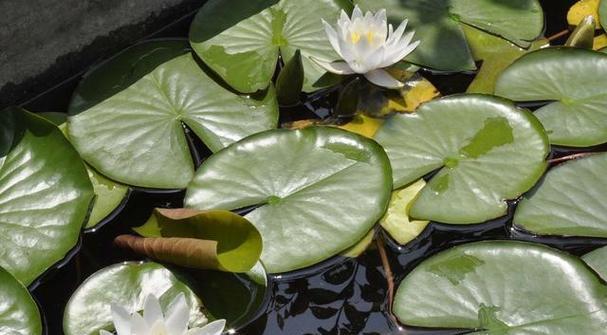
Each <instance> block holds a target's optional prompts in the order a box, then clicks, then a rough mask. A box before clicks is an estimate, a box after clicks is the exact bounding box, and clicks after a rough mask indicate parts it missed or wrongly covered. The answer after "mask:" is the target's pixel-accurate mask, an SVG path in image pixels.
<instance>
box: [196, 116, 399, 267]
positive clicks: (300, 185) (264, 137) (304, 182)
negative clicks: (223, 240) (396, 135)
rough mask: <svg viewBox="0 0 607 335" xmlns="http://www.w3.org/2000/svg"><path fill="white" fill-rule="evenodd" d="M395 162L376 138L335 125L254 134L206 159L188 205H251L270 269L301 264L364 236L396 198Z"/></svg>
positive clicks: (227, 207)
mask: <svg viewBox="0 0 607 335" xmlns="http://www.w3.org/2000/svg"><path fill="white" fill-rule="evenodd" d="M391 188H392V185H391V174H390V164H389V162H388V159H387V157H386V155H385V153H384V151H383V149H382V148H381V147H380V146H379V145H377V143H375V142H373V141H371V140H368V139H366V138H363V137H362V136H359V135H355V134H352V133H349V132H346V131H343V130H339V129H335V128H331V127H308V128H305V129H302V130H293V131H291V130H274V131H268V132H265V133H261V134H258V135H254V136H252V137H249V138H247V139H244V140H242V141H240V142H238V143H235V144H233V145H231V146H230V147H228V148H226V149H225V150H223V151H221V152H218V153H216V154H215V155H213V156H212V157H211V158H209V159H208V160H206V161H205V162H204V163H203V164H202V166H201V167H200V169H199V170H198V172H197V174H196V177H195V178H194V180H193V181H192V183H191V184H190V186H189V187H188V190H187V193H186V199H185V203H186V206H187V207H190V208H197V209H201V210H210V209H225V210H234V209H249V210H252V211H251V212H250V213H249V214H247V215H246V216H245V217H246V218H247V219H248V220H249V221H251V222H252V223H253V224H254V225H255V226H256V227H257V229H259V231H260V232H261V235H262V238H263V252H262V255H261V260H262V262H263V263H264V265H265V267H266V269H267V271H268V272H269V273H282V272H287V271H292V270H297V269H301V268H304V267H307V266H311V265H314V264H316V263H318V262H321V261H323V260H326V259H328V258H329V257H331V256H334V255H337V254H339V253H341V252H342V251H344V250H346V249H348V248H350V247H352V246H353V245H355V244H356V243H357V242H358V241H360V240H361V239H362V238H363V237H364V236H365V235H366V234H367V233H368V232H369V230H371V227H373V225H374V224H375V223H376V222H377V220H378V219H379V218H380V217H381V215H382V214H383V213H384V211H385V209H386V207H387V204H388V201H389V199H390V190H391Z"/></svg>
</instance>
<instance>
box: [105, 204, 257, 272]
mask: <svg viewBox="0 0 607 335" xmlns="http://www.w3.org/2000/svg"><path fill="white" fill-rule="evenodd" d="M135 231H136V232H138V233H139V234H141V235H143V236H144V237H135V236H132V235H121V236H118V237H117V238H116V243H117V244H118V245H120V246H123V247H127V248H130V249H133V250H134V251H136V252H139V253H143V254H145V255H147V256H150V257H152V258H155V259H158V260H162V261H165V262H170V263H173V264H177V265H181V266H185V267H189V268H195V269H212V270H221V271H228V272H247V271H249V270H251V268H253V266H254V265H255V264H256V263H257V261H258V260H259V256H260V255H261V248H262V241H261V235H260V234H259V231H257V229H256V228H255V226H253V225H252V224H251V223H250V222H249V221H248V220H247V219H245V218H243V217H242V216H240V215H237V214H234V213H232V212H229V211H225V210H209V211H199V210H194V209H163V208H157V209H156V210H155V211H154V213H153V214H152V216H151V217H150V218H149V219H148V221H147V222H146V223H145V225H143V226H141V227H139V228H135Z"/></svg>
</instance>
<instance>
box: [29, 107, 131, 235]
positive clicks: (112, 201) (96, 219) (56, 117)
mask: <svg viewBox="0 0 607 335" xmlns="http://www.w3.org/2000/svg"><path fill="white" fill-rule="evenodd" d="M39 115H40V116H42V117H44V118H45V119H47V120H49V121H51V122H52V123H53V124H55V125H57V126H58V127H59V129H60V130H61V131H62V132H63V134H64V135H66V136H67V134H66V133H67V126H66V124H65V122H66V121H67V114H65V113H56V112H46V113H40V114H39ZM68 140H69V138H68ZM85 167H86V172H87V173H88V175H89V178H90V179H91V184H92V185H93V191H94V192H95V201H94V203H93V208H92V209H91V212H90V213H89V219H88V221H87V222H86V225H85V226H84V228H86V229H91V230H94V229H95V227H96V226H97V225H98V224H99V223H101V222H102V221H103V220H104V219H106V218H107V217H108V216H109V215H110V214H112V213H113V212H114V211H116V209H118V207H120V205H122V204H123V203H124V201H125V200H126V198H127V196H128V194H129V188H128V187H127V186H126V185H123V184H120V183H117V182H115V181H113V180H110V179H108V178H106V177H104V176H103V175H101V174H100V173H99V172H97V171H95V170H94V169H92V168H91V167H90V166H88V164H85Z"/></svg>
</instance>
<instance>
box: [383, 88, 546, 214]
mask: <svg viewBox="0 0 607 335" xmlns="http://www.w3.org/2000/svg"><path fill="white" fill-rule="evenodd" d="M375 139H376V140H377V141H378V142H379V143H380V144H381V145H382V146H383V147H384V149H385V150H386V152H387V153H388V157H390V161H391V163H392V170H393V178H394V186H395V187H396V188H400V187H402V186H405V185H407V184H409V183H412V182H414V181H416V180H418V179H419V178H421V177H423V176H425V175H426V174H428V173H430V172H433V171H436V170H439V171H438V172H437V174H436V175H435V176H434V177H433V178H432V180H430V181H429V182H428V185H427V186H426V187H424V188H423V189H422V191H421V192H420V193H419V195H418V196H417V197H416V199H415V200H414V202H413V204H412V205H411V208H410V215H411V217H413V218H416V219H419V220H432V221H439V222H445V223H453V224H469V223H480V222H483V221H486V220H490V219H494V218H497V217H500V216H502V215H505V214H506V211H507V208H508V206H507V203H506V200H508V199H515V198H517V197H518V196H520V195H521V194H522V193H523V192H525V191H527V190H528V189H530V188H531V187H532V186H533V185H534V184H535V183H536V182H537V180H538V179H539V178H540V177H541V176H542V174H543V172H544V170H545V169H546V162H545V157H546V156H547V154H548V152H549V145H548V140H547V138H546V135H545V134H544V132H543V129H542V127H541V125H540V124H539V122H538V121H537V119H536V118H535V117H533V115H532V114H531V113H530V112H528V111H526V110H522V109H518V108H517V107H516V106H515V105H514V104H513V103H512V102H510V101H508V100H505V99H500V98H497V97H492V96H488V95H477V94H469V95H458V96H451V97H446V98H442V99H438V100H433V101H430V102H428V103H425V104H423V105H421V106H420V107H419V108H418V110H417V113H415V114H400V115H396V116H394V117H392V118H391V119H389V120H388V121H387V122H385V123H384V124H383V125H382V127H381V128H380V129H379V131H378V132H377V133H376V135H375Z"/></svg>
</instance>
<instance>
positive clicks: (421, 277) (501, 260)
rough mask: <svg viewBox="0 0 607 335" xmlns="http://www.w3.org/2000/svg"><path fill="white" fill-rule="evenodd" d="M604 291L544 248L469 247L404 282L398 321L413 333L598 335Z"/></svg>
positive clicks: (605, 319) (605, 321)
mask: <svg viewBox="0 0 607 335" xmlns="http://www.w3.org/2000/svg"><path fill="white" fill-rule="evenodd" d="M606 297H607V287H605V286H604V284H603V283H602V282H601V281H600V280H599V278H598V277H597V276H596V275H595V274H594V273H592V271H590V270H589V269H588V268H587V267H586V265H585V264H584V263H583V262H581V261H580V259H579V258H577V257H573V256H571V255H568V254H566V253H563V252H560V251H558V250H555V249H551V248H548V247H546V246H543V245H540V244H531V243H523V242H491V241H487V242H480V243H472V244H465V245H461V246H458V247H455V248H452V249H450V250H448V251H445V252H442V253H440V254H438V255H436V256H433V257H431V258H430V259H428V260H426V261H424V262H423V263H421V264H420V265H419V266H418V267H417V268H415V269H414V270H413V271H412V272H411V273H410V274H409V275H407V277H406V278H405V279H404V280H403V282H402V283H401V285H400V287H399V288H398V291H397V293H396V297H395V304H394V312H395V314H396V316H397V317H398V318H399V319H400V321H402V322H403V323H405V324H406V325H410V326H419V327H440V328H468V329H477V331H476V332H472V333H471V334H477V335H505V334H508V335H528V334H534V335H572V334H601V333H603V332H604V330H605V329H606V328H607V305H606V304H605V298H606Z"/></svg>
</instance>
